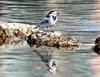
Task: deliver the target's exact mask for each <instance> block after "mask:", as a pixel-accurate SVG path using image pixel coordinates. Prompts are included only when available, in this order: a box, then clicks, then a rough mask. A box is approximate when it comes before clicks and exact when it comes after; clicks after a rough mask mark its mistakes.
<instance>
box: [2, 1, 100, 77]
mask: <svg viewBox="0 0 100 77" xmlns="http://www.w3.org/2000/svg"><path fill="white" fill-rule="evenodd" d="M50 10H56V11H58V12H59V13H60V15H59V20H58V23H57V27H53V28H54V29H55V30H59V31H62V32H63V33H64V35H65V36H66V37H69V36H71V37H74V38H75V39H77V40H79V41H80V46H79V47H78V48H74V49H73V50H71V49H70V50H68V49H57V48H52V47H50V48H49V47H46V48H39V49H37V51H38V52H39V53H40V54H41V55H42V56H45V54H48V53H49V52H50V51H53V53H50V54H51V55H52V58H55V59H56V60H57V62H58V65H57V67H58V69H59V70H58V71H57V72H56V73H55V74H53V73H51V72H49V71H48V68H47V67H46V66H45V63H44V62H43V61H41V57H40V56H39V55H38V54H37V53H36V52H34V49H32V48H30V47H29V45H28V44H27V42H25V41H21V42H14V41H10V40H9V42H6V43H5V44H3V45H2V46H0V77H53V76H55V77H100V74H97V72H98V73H100V59H98V61H99V62H98V61H96V62H97V63H99V64H98V65H99V67H98V70H99V71H96V70H95V69H94V68H93V66H96V64H94V65H92V64H91V63H93V62H95V61H94V60H95V59H96V58H97V57H99V56H98V55H96V54H95V53H93V51H92V50H91V46H92V45H93V44H94V40H95V39H96V37H98V36H99V35H100V1H99V0H0V21H4V22H11V23H14V22H17V23H28V24H38V23H39V22H41V20H42V19H43V17H44V16H45V15H46V14H47V13H48V12H49V11H50ZM92 60H93V61H92ZM96 60H97V59H96ZM91 61H92V62H91ZM96 69H97V68H96Z"/></svg>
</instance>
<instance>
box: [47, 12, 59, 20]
mask: <svg viewBox="0 0 100 77" xmlns="http://www.w3.org/2000/svg"><path fill="white" fill-rule="evenodd" d="M50 16H51V17H53V19H54V20H56V18H57V16H58V13H57V12H56V11H50V12H49V13H48V14H47V17H48V18H49V17H50Z"/></svg>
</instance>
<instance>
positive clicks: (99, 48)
mask: <svg viewBox="0 0 100 77" xmlns="http://www.w3.org/2000/svg"><path fill="white" fill-rule="evenodd" d="M93 51H94V52H95V53H97V54H98V55H100V37H98V38H96V40H95V46H94V47H93Z"/></svg>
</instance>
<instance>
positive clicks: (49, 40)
mask: <svg viewBox="0 0 100 77" xmlns="http://www.w3.org/2000/svg"><path fill="white" fill-rule="evenodd" d="M27 42H28V44H29V45H30V46H32V45H35V44H36V45H45V46H54V47H69V46H78V42H79V41H77V40H75V39H73V38H67V39H65V38H64V37H63V36H62V35H61V34H60V36H55V35H53V33H51V32H50V33H42V32H36V33H33V34H31V35H30V36H29V37H28V40H27Z"/></svg>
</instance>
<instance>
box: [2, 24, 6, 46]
mask: <svg viewBox="0 0 100 77" xmlns="http://www.w3.org/2000/svg"><path fill="white" fill-rule="evenodd" d="M6 38H7V35H6V32H5V30H4V29H3V28H2V27H1V26H0V45H2V43H4V42H5V40H6Z"/></svg>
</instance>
